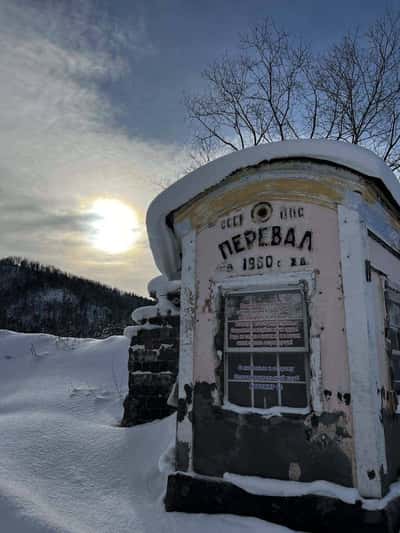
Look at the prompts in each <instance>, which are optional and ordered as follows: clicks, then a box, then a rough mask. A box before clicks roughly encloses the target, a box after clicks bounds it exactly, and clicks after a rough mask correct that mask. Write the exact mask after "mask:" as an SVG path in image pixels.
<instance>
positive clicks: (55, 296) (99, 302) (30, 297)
mask: <svg viewBox="0 0 400 533" xmlns="http://www.w3.org/2000/svg"><path fill="white" fill-rule="evenodd" d="M149 303H150V300H148V299H146V298H142V297H141V296H137V295H136V294H132V293H126V292H122V291H119V290H118V289H112V288H110V287H107V286H105V285H102V284H101V283H97V282H95V281H90V280H87V279H84V278H80V277H78V276H73V275H71V274H67V273H65V272H62V271H61V270H58V269H57V268H55V267H52V266H45V265H42V264H40V263H37V262H33V261H28V260H26V259H21V258H19V257H7V258H5V259H1V260H0V329H11V330H14V331H23V332H45V333H52V334H54V335H60V336H70V337H105V336H108V335H110V334H113V335H115V334H121V333H122V331H123V328H124V327H125V326H126V325H128V324H129V323H130V322H131V320H130V314H131V312H132V311H133V309H136V307H140V306H142V305H149Z"/></svg>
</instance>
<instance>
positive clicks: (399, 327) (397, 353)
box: [388, 290, 400, 394]
mask: <svg viewBox="0 0 400 533" xmlns="http://www.w3.org/2000/svg"><path fill="white" fill-rule="evenodd" d="M388 319H389V320H388V322H389V339H390V353H391V360H392V372H393V388H394V390H395V391H396V393H397V394H400V293H397V291H392V290H389V291H388Z"/></svg>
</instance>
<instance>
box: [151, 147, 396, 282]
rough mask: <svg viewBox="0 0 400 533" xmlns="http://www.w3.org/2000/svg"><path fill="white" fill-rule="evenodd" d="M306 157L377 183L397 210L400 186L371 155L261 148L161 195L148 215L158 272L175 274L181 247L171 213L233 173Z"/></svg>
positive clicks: (226, 159)
mask: <svg viewBox="0 0 400 533" xmlns="http://www.w3.org/2000/svg"><path fill="white" fill-rule="evenodd" d="M298 157H306V158H309V159H317V160H323V161H329V162H333V163H336V164H338V165H341V166H344V167H347V168H350V169H352V170H355V171H357V172H360V173H361V174H364V175H366V176H368V177H371V178H375V179H377V180H379V181H380V182H381V183H383V184H384V185H385V186H386V188H387V189H388V190H389V192H390V193H391V195H392V196H393V198H394V199H395V201H396V202H397V204H398V205H399V206H400V186H399V182H398V180H397V178H396V176H395V175H394V173H393V172H392V171H391V170H390V168H389V167H388V166H387V165H386V163H385V162H384V161H383V160H382V159H381V158H380V157H378V156H377V155H375V154H374V153H373V152H371V151H370V150H367V149H365V148H361V147H360V146H356V145H354V144H350V143H345V142H340V141H333V140H306V139H304V140H303V139H302V140H293V141H281V142H275V143H268V144H261V145H259V146H254V147H251V148H247V149H245V150H241V151H238V152H233V153H231V154H228V155H225V156H223V157H220V158H218V159H216V160H214V161H211V162H210V163H208V164H206V165H204V166H202V167H200V168H198V169H196V170H195V171H193V172H190V174H187V175H186V176H184V177H183V178H181V179H180V180H178V181H177V182H176V183H173V184H172V185H171V186H170V187H168V189H166V190H164V191H163V192H162V193H160V194H159V195H158V196H157V197H156V198H155V199H154V200H153V201H152V203H151V204H150V207H149V209H148V211H147V219H146V223H147V231H148V235H149V241H150V247H151V250H152V253H153V256H154V260H155V262H156V265H157V266H158V268H159V269H160V271H161V272H162V273H163V274H165V275H166V276H167V277H169V278H171V277H173V276H174V275H176V272H177V271H178V270H179V261H180V259H179V245H178V242H177V240H176V237H175V235H174V233H173V231H172V229H171V228H170V227H169V226H168V224H167V216H168V214H169V213H171V212H172V211H174V210H176V209H178V208H179V207H182V206H183V205H184V204H186V203H187V202H189V201H190V200H192V199H193V198H195V197H196V196H198V195H199V194H201V193H203V192H204V191H206V190H207V189H209V188H210V187H212V186H214V185H216V184H218V183H219V182H221V181H222V180H223V179H224V178H226V177H227V176H229V175H230V174H232V172H234V171H236V170H238V169H240V168H245V167H251V166H254V165H257V164H258V163H261V162H263V161H265V162H271V161H273V160H276V159H293V158H298Z"/></svg>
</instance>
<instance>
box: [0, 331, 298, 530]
mask: <svg viewBox="0 0 400 533" xmlns="http://www.w3.org/2000/svg"><path fill="white" fill-rule="evenodd" d="M127 350H128V340H127V339H126V338H125V337H110V338H108V339H105V340H91V339H76V340H74V339H64V340H63V339H58V338H57V337H53V336H51V335H44V334H22V333H13V332H9V331H4V330H0V533H54V532H60V533H61V532H62V533H125V532H127V533H128V532H129V533H163V532H165V533H178V532H181V531H182V532H185V533H186V532H187V533H204V532H205V531H210V532H211V531H218V532H221V533H228V532H229V533H235V532H237V533H239V531H240V532H249V533H254V532H258V531H260V532H261V531H262V532H263V533H278V532H282V533H283V532H284V531H287V532H288V531H289V530H288V529H286V528H283V527H280V526H274V525H268V524H266V523H265V522H262V521H260V520H257V519H252V518H240V517H234V516H224V515H220V516H206V515H186V514H178V513H165V511H164V510H163V506H162V495H163V490H164V487H165V479H166V475H167V474H166V472H165V464H168V461H166V459H165V457H166V455H165V454H164V456H163V457H164V459H162V460H161V461H160V464H161V465H164V468H161V470H163V472H160V469H159V467H158V464H159V458H160V456H161V455H163V453H164V451H165V450H167V449H168V447H169V445H170V443H171V441H172V439H173V434H174V427H175V419H174V417H170V418H168V419H166V420H163V421H160V422H154V423H152V424H145V425H143V426H139V427H136V428H120V427H118V422H119V419H120V418H121V415H122V398H123V395H124V394H125V392H126V390H125V384H126V381H127V370H126V365H127Z"/></svg>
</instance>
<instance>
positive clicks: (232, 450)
mask: <svg viewBox="0 0 400 533" xmlns="http://www.w3.org/2000/svg"><path fill="white" fill-rule="evenodd" d="M265 177H266V176H265V174H262V172H260V173H259V174H257V173H255V174H253V176H252V177H251V183H249V179H250V178H248V177H245V178H243V177H241V178H237V179H236V178H235V179H233V181H232V182H231V183H230V184H227V186H226V187H225V188H224V187H221V188H219V189H218V190H216V191H214V192H213V193H212V194H209V196H207V198H206V201H204V202H203V201H201V200H200V201H198V202H196V203H194V204H193V205H191V206H189V207H187V208H186V209H185V210H184V211H182V212H181V213H178V216H177V217H176V222H177V223H178V224H180V227H181V228H184V227H185V226H187V227H192V228H193V227H194V228H196V230H197V243H196V258H195V265H194V269H195V271H196V273H197V276H196V280H197V281H196V303H195V338H194V368H193V382H194V398H193V406H194V407H193V414H192V418H193V420H194V430H193V431H194V433H193V469H194V470H195V471H196V472H198V473H201V474H207V475H216V476H220V475H222V474H223V473H224V472H226V471H230V472H237V473H241V474H252V475H265V476H268V477H277V478H280V479H299V480H301V481H303V480H304V481H310V480H313V479H321V478H323V479H327V480H330V481H333V482H336V483H341V484H343V485H352V484H353V483H354V476H353V468H354V465H353V444H352V422H351V395H350V389H349V370H348V364H347V354H346V338H345V331H344V313H343V301H342V300H343V292H342V284H341V274H340V250H339V241H338V222H337V211H336V204H337V202H338V201H340V200H341V198H343V196H344V193H345V182H344V180H343V179H335V178H334V177H332V176H324V177H322V178H321V180H318V179H316V178H315V176H314V175H313V178H312V179H307V177H304V178H302V179H291V178H286V179H285V178H284V177H283V176H282V175H281V176H279V180H277V179H271V180H269V181H264V179H265ZM274 177H275V178H276V176H274ZM263 201H265V202H269V204H270V205H271V206H272V215H271V216H270V218H268V220H266V221H265V222H261V223H259V222H254V221H253V220H252V218H251V210H252V208H253V206H254V205H255V204H257V203H259V202H263ZM273 226H275V227H279V228H280V229H279V230H273V229H272V227H273ZM261 227H262V228H266V229H265V231H263V238H264V237H265V238H264V240H263V239H261V241H263V242H262V244H263V245H261V246H260V244H261V241H260V240H259V238H258V237H259V234H258V231H259V229H260V228H261ZM290 228H293V229H294V231H292V230H290ZM289 230H290V231H291V232H290V233H289V237H288V231H289ZM273 231H275V243H273V240H274V239H273V233H272V232H273ZM278 231H279V235H280V238H278V237H277V235H278ZM245 232H247V233H246V234H245ZM249 232H250V233H249ZM252 232H255V233H256V235H257V238H256V239H255V241H254V243H252V242H251V241H252V240H253V236H254V234H253V233H252ZM307 232H311V246H309V243H308V238H306V239H305V240H304V242H303V244H302V241H303V239H304V236H305V234H306V233H307ZM246 236H247V237H246ZM293 236H294V238H293ZM285 240H286V244H285ZM227 242H228V244H227ZM309 248H311V249H309ZM224 256H225V257H224ZM267 256H268V258H269V259H268V260H267V259H266V257H267ZM251 257H255V258H258V257H262V258H263V259H262V260H260V261H261V263H262V266H261V267H260V268H259V269H257V268H256V269H255V270H249V262H248V260H249V259H250V258H251ZM244 259H247V264H246V263H244ZM256 260H257V259H256ZM261 263H260V265H261ZM245 265H246V266H245ZM296 272H297V273H298V274H299V279H301V278H302V275H301V273H302V272H306V273H308V275H310V274H311V273H312V276H313V279H314V282H313V287H312V289H311V290H310V300H309V302H308V303H309V312H310V318H311V329H310V343H311V346H312V347H313V348H314V352H315V353H314V354H312V356H311V359H312V361H313V368H312V369H311V372H312V381H313V384H312V386H311V393H312V397H311V404H310V411H309V413H307V414H302V415H300V414H284V415H282V416H273V417H271V418H266V417H263V416H262V415H261V414H259V413H248V414H246V413H242V414H240V413H237V412H235V411H234V410H229V409H227V408H226V406H225V405H221V403H223V402H222V398H221V397H220V394H219V392H220V389H221V361H220V359H219V357H218V354H217V350H216V335H217V333H218V329H219V326H220V324H218V321H216V320H215V317H216V316H218V312H219V308H218V305H219V287H220V285H221V284H223V283H224V281H225V280H227V279H234V278H237V277H241V276H243V277H245V278H246V279H248V281H249V283H250V284H251V282H252V280H254V279H256V278H257V279H258V280H260V279H261V278H263V279H264V280H265V282H266V283H267V284H268V283H270V282H271V281H273V280H274V276H276V275H278V274H279V276H282V275H283V276H284V274H285V273H287V274H288V275H293V273H296ZM280 279H282V278H280ZM217 343H218V341H217ZM316 352H319V353H316ZM188 453H190V450H189V451H188Z"/></svg>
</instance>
